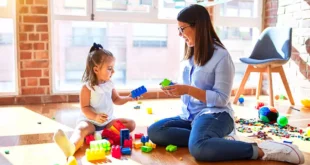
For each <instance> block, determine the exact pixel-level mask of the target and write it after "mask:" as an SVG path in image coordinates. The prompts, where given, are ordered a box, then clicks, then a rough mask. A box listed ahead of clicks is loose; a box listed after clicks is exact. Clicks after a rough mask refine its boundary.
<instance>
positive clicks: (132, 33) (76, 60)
mask: <svg viewBox="0 0 310 165" xmlns="http://www.w3.org/2000/svg"><path fill="white" fill-rule="evenodd" d="M53 36H54V38H53V53H54V54H53V58H54V60H55V62H54V63H53V64H54V68H55V69H54V70H53V72H54V76H55V77H54V78H53V80H54V86H55V88H56V91H55V92H65V91H77V90H80V87H81V84H82V83H81V78H82V75H83V72H84V69H85V65H86V57H87V55H88V51H89V49H90V47H91V45H92V44H93V42H97V43H101V44H102V45H103V47H104V48H106V49H108V50H109V51H111V52H112V53H113V54H114V56H115V57H116V63H115V64H116V66H115V73H114V75H113V77H112V80H113V82H114V83H115V85H116V87H117V88H118V89H119V88H121V89H133V88H137V87H139V86H141V85H145V86H146V87H147V88H157V87H158V86H159V85H158V84H159V82H161V81H162V80H163V79H164V78H169V79H172V80H175V81H176V80H177V78H178V76H179V75H178V73H179V67H180V63H179V62H180V55H181V54H182V51H183V47H184V41H183V40H182V38H180V37H179V36H178V31H177V25H176V24H169V25H167V24H143V23H138V24H135V23H121V22H113V23H104V22H77V21H76V22H75V21H55V24H54V34H53ZM167 61H169V62H170V63H169V64H166V63H167Z"/></svg>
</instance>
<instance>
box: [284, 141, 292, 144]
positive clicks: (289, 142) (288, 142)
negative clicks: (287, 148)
mask: <svg viewBox="0 0 310 165" xmlns="http://www.w3.org/2000/svg"><path fill="white" fill-rule="evenodd" d="M283 143H287V144H293V141H292V140H284V141H283Z"/></svg>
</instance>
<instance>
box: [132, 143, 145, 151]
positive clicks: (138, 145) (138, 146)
mask: <svg viewBox="0 0 310 165" xmlns="http://www.w3.org/2000/svg"><path fill="white" fill-rule="evenodd" d="M133 146H134V147H135V149H139V148H141V147H142V146H143V144H142V143H141V142H134V143H133Z"/></svg>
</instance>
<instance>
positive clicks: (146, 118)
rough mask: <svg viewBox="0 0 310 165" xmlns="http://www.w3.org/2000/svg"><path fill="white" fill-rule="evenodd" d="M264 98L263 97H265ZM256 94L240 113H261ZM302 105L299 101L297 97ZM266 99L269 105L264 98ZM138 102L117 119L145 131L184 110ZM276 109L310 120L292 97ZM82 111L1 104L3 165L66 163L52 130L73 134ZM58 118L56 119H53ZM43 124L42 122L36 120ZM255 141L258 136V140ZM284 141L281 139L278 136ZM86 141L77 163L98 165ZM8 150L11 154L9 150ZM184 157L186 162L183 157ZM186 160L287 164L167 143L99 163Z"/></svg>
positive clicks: (297, 120) (309, 159) (292, 118)
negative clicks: (207, 154)
mask: <svg viewBox="0 0 310 165" xmlns="http://www.w3.org/2000/svg"><path fill="white" fill-rule="evenodd" d="M263 101H264V98H263ZM255 102H256V101H255V99H254V97H246V98H245V103H244V105H242V106H241V105H234V110H235V113H236V116H237V117H242V118H255V117H257V116H256V115H257V111H256V110H255V109H254V105H255ZM296 102H297V104H298V101H296ZM265 103H268V101H267V100H265ZM135 105H137V104H136V102H131V103H128V104H126V105H124V106H116V107H115V115H116V116H117V117H127V118H132V119H134V120H135V121H136V123H137V129H136V130H135V132H142V133H146V129H147V126H149V125H150V124H151V123H153V122H154V121H155V120H157V119H161V118H164V117H170V116H175V115H177V114H178V113H179V112H180V105H181V104H180V101H179V100H178V99H177V100H175V99H173V100H171V99H170V100H149V101H143V103H142V105H141V109H140V110H135V109H133V107H134V106H135ZM147 107H152V108H153V114H152V115H149V114H147V112H146V108H147ZM275 107H276V108H277V109H278V110H279V111H280V113H281V114H282V115H287V116H288V119H289V122H290V124H291V125H293V126H297V127H301V128H305V127H306V126H307V124H308V123H310V110H308V109H303V108H302V107H301V106H300V105H297V106H296V108H298V109H301V111H300V112H299V111H296V110H293V109H291V108H290V106H289V103H288V101H279V102H276V103H275ZM78 114H79V105H78V104H46V105H26V106H2V107H0V165H11V164H13V165H56V164H59V165H63V164H65V161H66V160H65V156H64V155H63V153H62V152H61V150H60V149H59V148H58V147H57V146H56V144H54V143H53V141H52V136H53V132H55V130H57V129H58V128H61V129H63V130H65V132H66V133H67V134H68V135H69V136H70V135H71V134H72V131H73V128H74V126H75V124H76V123H75V121H76V118H77V117H78ZM53 118H55V119H53ZM38 122H40V123H41V124H38ZM239 135H240V139H242V140H245V141H251V140H253V139H249V138H246V135H245V134H240V133H239ZM254 140H255V139H254ZM275 140H278V141H281V139H275ZM294 143H295V144H297V145H298V146H299V147H300V148H301V150H302V151H303V152H304V154H305V158H306V163H305V164H310V142H304V141H300V140H299V141H298V140H296V141H294ZM86 148H87V146H86V145H85V146H84V147H83V148H82V149H80V150H79V151H78V152H77V153H76V155H75V156H76V157H77V159H78V161H79V164H83V165H87V164H95V163H89V162H87V161H86V160H85V157H84V153H85V149H86ZM6 150H8V151H9V152H10V153H9V154H5V151H6ZM180 158H182V160H180ZM107 162H109V163H108V164H126V165H128V164H143V165H160V164H169V165H170V164H171V165H172V164H177V165H179V164H180V165H181V164H184V165H185V164H186V165H191V164H192V165H197V164H201V165H206V164H219V165H228V164H229V165H237V164H238V165H240V164H241V165H249V164H255V165H260V164H261V165H280V164H287V163H280V162H273V161H254V160H252V161H230V162H217V163H213V162H212V163H211V162H196V161H195V160H194V159H193V158H192V157H191V155H190V154H189V152H188V149H187V148H180V149H178V150H177V151H176V152H174V153H168V152H166V151H165V149H164V147H157V148H156V149H155V150H153V151H152V152H151V153H142V152H141V151H140V150H133V152H132V155H131V156H127V157H124V158H123V160H116V159H113V158H112V157H111V156H108V159H107V160H106V162H98V163H97V164H106V163H107Z"/></svg>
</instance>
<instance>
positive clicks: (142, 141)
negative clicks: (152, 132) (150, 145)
mask: <svg viewBox="0 0 310 165" xmlns="http://www.w3.org/2000/svg"><path fill="white" fill-rule="evenodd" d="M146 142H149V137H148V136H142V137H141V143H143V144H144V143H146Z"/></svg>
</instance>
